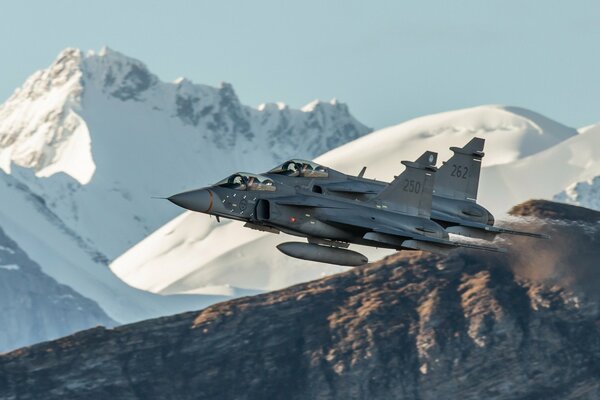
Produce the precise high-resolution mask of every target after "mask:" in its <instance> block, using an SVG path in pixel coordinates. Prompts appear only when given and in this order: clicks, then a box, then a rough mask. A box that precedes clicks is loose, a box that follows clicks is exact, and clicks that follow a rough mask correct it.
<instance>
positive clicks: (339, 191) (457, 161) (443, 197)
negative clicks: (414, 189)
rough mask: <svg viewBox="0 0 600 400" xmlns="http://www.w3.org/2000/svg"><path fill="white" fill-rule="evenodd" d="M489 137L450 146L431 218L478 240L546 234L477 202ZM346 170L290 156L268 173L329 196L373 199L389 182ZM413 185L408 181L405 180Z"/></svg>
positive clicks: (437, 177)
mask: <svg viewBox="0 0 600 400" xmlns="http://www.w3.org/2000/svg"><path fill="white" fill-rule="evenodd" d="M484 143H485V139H481V138H473V139H472V140H471V141H470V142H469V143H467V144H466V145H465V146H464V147H462V148H458V147H451V148H450V150H452V151H453V152H454V155H453V156H452V157H451V158H450V159H449V160H448V161H446V162H444V163H443V164H442V166H441V167H440V168H439V169H438V171H437V172H436V174H435V183H434V186H433V197H432V205H431V208H432V209H431V219H432V220H433V221H435V222H437V223H438V224H440V225H442V226H443V227H444V228H446V231H447V232H449V233H454V234H458V235H462V236H467V237H471V238H476V239H484V240H493V239H494V238H495V236H496V235H498V234H513V235H522V236H531V237H536V238H546V237H547V236H546V235H542V234H538V233H532V232H523V231H516V230H513V229H507V228H502V227H497V226H494V222H495V218H494V216H493V215H492V213H491V212H489V211H488V210H487V209H486V208H484V207H483V206H481V205H479V204H477V192H478V190H479V176H480V172H481V161H482V158H483V156H484V153H483V147H484ZM365 170H366V167H365V168H363V169H362V171H361V172H360V174H359V175H358V176H352V175H346V174H344V173H342V172H339V171H336V170H334V169H332V168H329V167H326V166H322V165H319V164H316V163H314V162H312V161H305V160H289V161H286V162H285V163H283V164H281V165H280V166H278V167H276V168H274V169H272V170H270V171H269V172H266V173H265V174H264V175H265V176H267V177H269V178H271V179H272V180H273V181H275V182H277V183H280V184H285V185H289V186H305V185H310V186H311V188H312V190H313V191H315V192H317V193H322V194H324V195H327V196H335V197H342V198H347V199H353V200H360V201H369V200H370V199H372V198H374V197H375V196H377V195H378V194H379V193H380V192H381V191H382V190H384V189H385V188H386V187H387V186H388V183H387V182H381V181H377V180H373V179H367V178H364V176H363V175H364V173H365ZM406 184H409V183H406Z"/></svg>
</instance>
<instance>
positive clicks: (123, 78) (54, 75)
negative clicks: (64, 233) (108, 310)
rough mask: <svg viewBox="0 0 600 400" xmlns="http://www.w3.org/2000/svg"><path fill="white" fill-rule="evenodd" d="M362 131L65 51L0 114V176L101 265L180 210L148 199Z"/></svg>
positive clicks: (337, 114) (110, 57)
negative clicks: (16, 183) (17, 177)
mask: <svg viewBox="0 0 600 400" xmlns="http://www.w3.org/2000/svg"><path fill="white" fill-rule="evenodd" d="M368 132H370V129H369V128H367V127H366V126H364V125H363V124H361V123H360V122H359V121H357V120H356V119H354V117H352V115H350V113H349V112H348V108H347V107H346V106H345V105H343V104H341V103H337V102H336V103H335V104H331V103H320V102H317V103H315V104H314V106H313V107H312V110H304V111H303V110H298V109H291V108H289V107H287V106H285V105H283V104H281V105H276V106H275V107H266V106H265V107H261V108H259V109H257V108H253V107H249V106H246V105H244V104H242V103H241V102H240V99H239V97H238V95H237V93H236V92H235V90H234V88H233V86H232V85H231V84H230V83H226V82H223V83H221V85H220V86H218V87H213V86H208V85H202V84H196V83H193V82H191V81H190V80H188V79H178V80H176V81H175V82H163V81H161V80H160V79H159V78H158V77H157V76H156V75H154V74H153V73H152V72H151V71H150V70H149V69H148V68H147V67H146V65H145V64H144V63H143V62H141V61H139V60H136V59H134V58H131V57H128V56H126V55H124V54H122V53H119V52H118V51H115V50H112V49H110V48H107V47H106V48H103V49H101V50H100V51H98V52H95V51H89V52H86V53H82V52H81V51H80V50H77V49H66V50H64V51H63V52H61V54H60V55H59V57H58V58H57V59H56V61H55V62H54V63H52V64H51V65H50V66H49V67H48V68H46V69H45V70H43V71H40V72H37V73H35V74H33V75H32V77H31V78H29V79H28V80H27V82H26V83H25V84H24V85H23V88H22V89H21V90H19V91H17V92H16V93H15V95H13V96H12V97H11V98H10V99H9V100H8V101H7V102H5V103H4V104H2V105H0V168H1V169H3V170H4V171H5V172H8V173H10V171H11V166H12V165H18V166H20V167H25V168H27V169H31V170H32V171H33V172H35V175H31V176H30V177H26V178H24V179H25V180H26V181H27V184H28V185H29V186H30V187H32V188H34V189H35V191H36V194H38V195H40V196H41V197H43V198H44V199H45V200H46V201H47V203H48V205H49V206H50V207H51V208H52V211H53V212H54V213H56V215H57V216H59V218H60V219H61V220H63V221H64V222H65V225H67V226H68V227H69V228H71V229H72V230H73V231H76V232H78V233H80V234H81V237H82V238H84V239H85V240H86V241H87V242H88V243H92V244H93V247H94V248H95V249H97V250H98V251H99V252H100V253H102V254H106V255H107V257H108V258H109V259H110V258H113V257H115V256H117V255H118V254H120V253H121V252H122V251H124V250H125V249H127V248H128V247H129V246H131V245H133V244H134V243H136V242H137V241H139V240H141V239H142V238H143V237H144V236H145V235H147V234H148V233H149V232H151V231H153V230H154V229H156V228H157V227H158V226H160V225H162V224H163V223H165V222H166V221H167V220H168V219H170V218H172V217H174V216H175V215H176V214H177V213H178V212H179V210H177V209H176V208H174V207H170V206H169V205H167V204H162V203H160V204H158V203H157V202H151V201H148V199H149V198H150V197H151V196H153V195H157V194H159V195H162V194H168V193H175V192H178V191H182V190H184V189H186V188H189V187H193V186H200V185H206V184H209V183H212V182H215V181H217V180H218V179H221V178H222V175H226V174H229V173H232V172H235V171H236V170H256V171H262V170H266V169H268V168H272V167H273V166H274V165H277V164H279V163H281V162H282V161H284V160H285V159H287V158H291V157H301V158H314V157H316V156H317V155H319V154H321V153H324V152H326V151H328V150H330V149H333V148H335V147H337V146H339V145H341V144H344V143H346V142H349V141H351V140H354V139H356V138H358V137H360V136H362V135H364V134H366V133H368ZM17 170H18V169H15V171H17ZM60 173H64V174H65V175H67V176H62V174H60ZM56 174H58V175H56ZM53 175H56V176H53ZM59 175H61V176H60V177H59ZM36 177H38V178H39V177H47V178H49V179H41V180H38V181H36V179H37V178H36ZM71 178H74V179H75V180H76V181H77V182H70V181H72V179H71ZM67 181H69V182H67ZM63 188H65V190H61V189H63ZM100 199H101V200H100ZM99 209H110V210H111V211H110V213H101V212H98V210H99ZM107 214H108V215H107Z"/></svg>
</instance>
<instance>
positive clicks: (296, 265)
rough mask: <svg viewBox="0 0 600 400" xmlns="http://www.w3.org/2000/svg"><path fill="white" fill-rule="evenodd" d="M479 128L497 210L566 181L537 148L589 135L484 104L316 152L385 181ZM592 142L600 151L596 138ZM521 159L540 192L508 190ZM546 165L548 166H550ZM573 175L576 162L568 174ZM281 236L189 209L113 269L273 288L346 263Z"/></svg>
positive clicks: (174, 285) (170, 284)
mask: <svg viewBox="0 0 600 400" xmlns="http://www.w3.org/2000/svg"><path fill="white" fill-rule="evenodd" d="M475 136H478V137H483V138H485V139H486V156H485V157H484V160H483V165H484V168H483V172H482V189H481V190H480V199H481V204H483V205H485V206H491V207H490V208H491V209H492V210H493V211H494V212H496V213H497V214H499V215H500V216H501V215H502V214H503V213H504V212H505V211H506V210H508V208H509V207H511V206H512V205H514V204H516V203H518V202H520V201H523V200H527V199H529V198H530V197H548V196H550V197H551V196H552V195H553V194H554V193H556V192H557V191H558V190H560V188H562V187H565V184H563V183H561V182H553V181H552V180H549V179H548V177H549V176H551V175H550V174H551V173H552V168H553V166H552V165H551V164H550V165H549V164H548V163H544V164H542V163H541V161H537V157H544V154H545V153H546V152H553V151H557V150H554V149H559V148H563V146H567V147H565V148H568V146H569V143H574V142H577V141H578V140H582V142H589V141H588V140H587V139H585V138H584V135H583V134H582V135H578V132H577V130H575V129H573V128H569V127H567V126H564V125H562V124H559V123H557V122H555V121H552V120H550V119H548V118H546V117H543V116H542V115H540V114H537V113H534V112H532V111H529V110H525V109H521V108H516V107H503V106H481V107H475V108H470V109H464V110H458V111H451V112H446V113H441V114H436V115H431V116H426V117H421V118H417V119H414V120H411V121H408V122H405V123H402V124H400V125H397V126H393V127H390V128H386V129H382V130H379V131H376V132H374V133H371V134H369V135H367V136H364V137H361V138H360V139H357V140H355V141H353V142H350V143H348V144H346V145H344V146H341V147H339V148H336V149H334V150H332V151H330V152H328V153H326V154H324V155H322V156H320V157H318V158H317V159H316V161H317V162H320V163H322V164H324V165H328V166H331V167H333V168H336V169H338V170H341V171H343V172H346V173H357V172H358V171H359V170H360V168H361V167H362V166H367V167H368V169H367V176H368V177H372V178H377V179H381V180H388V181H390V180H391V179H392V178H393V176H394V175H397V174H398V173H399V172H401V171H402V170H403V168H404V167H402V165H401V164H400V161H401V160H412V159H415V158H416V157H417V156H418V155H419V154H421V153H422V152H423V151H425V150H434V151H438V152H439V153H440V160H444V159H447V158H448V157H449V156H450V155H451V151H450V150H449V147H450V146H461V145H462V144H464V143H466V142H467V141H469V140H470V139H471V138H472V137H475ZM597 136H598V137H599V139H600V135H597ZM589 144H591V143H589ZM581 145H582V146H583V143H582V144H581ZM596 149H597V150H598V151H600V146H598V147H596ZM556 157H558V156H556ZM584 157H585V158H586V160H588V161H590V160H594V159H595V160H600V157H598V156H594V155H592V154H589V153H586V154H585V155H584ZM520 163H526V164H529V163H531V164H535V165H536V168H537V169H538V170H539V175H537V177H536V179H540V180H541V182H544V183H545V186H544V190H545V191H544V193H545V195H541V194H539V192H536V191H535V190H531V191H527V190H524V191H522V192H519V193H517V192H511V191H510V187H508V188H507V185H508V184H509V183H510V182H511V181H514V182H515V183H517V182H518V183H519V185H522V186H523V187H527V186H528V182H529V180H530V177H529V175H528V174H527V173H524V172H523V171H519V170H518V169H513V168H515V167H514V165H520ZM538 163H540V164H539V165H537V164H538ZM544 168H549V169H548V172H547V173H548V175H546V174H545V172H544ZM490 170H492V171H494V172H493V173H494V174H497V172H496V171H500V172H502V171H510V175H508V173H507V175H502V174H500V175H496V176H495V177H493V178H490V175H491V174H490V173H489V172H488V171H490ZM575 175H576V173H575V170H574V173H573V174H572V177H574V176H575ZM496 184H497V186H495V185H496ZM561 185H562V186H561ZM553 187H554V189H553ZM531 188H532V189H535V188H536V185H533V184H532V185H531ZM496 200H497V201H496ZM232 238H234V239H232ZM286 240H294V239H293V238H291V237H289V236H287V235H284V234H280V235H272V234H265V233H261V232H256V231H251V230H249V229H246V228H243V226H242V224H241V223H238V222H222V223H221V224H217V223H216V222H215V221H212V220H210V219H209V218H208V217H207V216H205V215H201V214H197V213H190V212H188V213H184V214H183V215H181V216H180V217H178V218H177V219H175V220H173V221H171V222H170V223H169V224H168V225H166V226H164V227H162V228H161V229H159V230H158V231H156V232H155V233H153V234H152V235H150V236H149V237H148V238H147V239H145V240H144V241H142V242H141V243H139V244H137V245H136V246H134V247H133V248H132V249H131V250H129V251H128V252H126V253H125V254H123V255H122V256H121V257H119V258H118V259H116V260H115V261H114V262H113V263H112V264H111V268H112V270H113V271H114V272H115V273H116V274H117V275H119V276H120V277H121V278H122V279H124V280H125V281H126V282H128V283H130V284H131V285H133V286H135V287H140V288H144V289H146V290H151V291H155V292H158V293H181V292H185V293H220V292H219V290H217V289H218V288H215V286H216V285H221V287H226V285H233V286H236V287H244V288H247V289H261V290H271V289H276V288H281V287H284V286H287V285H289V284H292V283H296V282H300V281H303V280H308V279H314V278H317V277H319V276H321V275H323V274H328V273H332V272H338V271H341V270H343V269H344V268H342V267H337V266H328V265H324V264H318V263H311V262H308V261H301V260H296V259H292V258H289V257H287V256H284V255H283V254H281V253H279V252H278V251H277V250H276V249H275V245H276V244H278V243H280V242H283V241H286ZM296 240H297V239H296ZM360 251H363V252H365V254H367V255H368V256H369V258H371V259H377V258H380V257H381V256H382V255H384V254H387V253H389V252H388V251H383V250H380V251H378V250H373V249H365V248H360ZM199 255H202V257H199ZM243 260H251V262H246V263H244V262H243ZM167 265H168V266H169V270H168V273H166V272H165V271H166V266H167Z"/></svg>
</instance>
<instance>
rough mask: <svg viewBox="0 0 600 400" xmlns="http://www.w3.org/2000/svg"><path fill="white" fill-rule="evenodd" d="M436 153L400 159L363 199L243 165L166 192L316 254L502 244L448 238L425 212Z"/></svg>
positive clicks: (284, 247)
mask: <svg viewBox="0 0 600 400" xmlns="http://www.w3.org/2000/svg"><path fill="white" fill-rule="evenodd" d="M436 160H437V154H436V153H432V152H426V153H424V154H423V155H422V156H421V157H419V159H417V161H415V162H409V161H403V162H402V163H403V164H404V165H405V166H406V169H405V170H404V171H403V172H402V174H400V175H399V176H397V177H396V179H394V181H393V182H392V183H391V184H389V185H387V186H386V187H385V188H383V190H380V191H379V193H378V194H377V195H376V196H374V197H373V198H371V199H368V200H366V201H356V200H354V199H350V198H344V197H340V196H328V195H326V194H322V193H318V191H315V190H314V185H307V187H302V186H291V185H286V184H278V183H277V182H276V181H275V180H274V179H272V178H270V177H267V176H264V175H255V174H249V173H236V174H233V175H231V176H229V177H228V178H226V179H224V180H222V181H220V182H218V183H216V184H215V185H213V186H210V187H207V188H202V189H198V190H193V191H189V192H184V193H179V194H176V195H174V196H171V197H169V200H170V201H171V202H173V203H175V204H177V205H179V206H181V207H183V208H186V209H188V210H192V211H198V212H202V213H206V214H210V215H215V216H217V217H224V218H230V219H234V220H240V221H244V222H246V225H245V226H247V227H249V228H253V229H258V230H262V231H267V232H272V233H279V232H280V231H281V232H285V233H288V234H291V235H295V236H300V237H304V238H307V239H308V243H302V242H287V243H282V244H280V245H279V246H278V249H279V250H280V251H282V252H283V253H285V254H287V255H289V256H292V257H296V258H301V259H306V260H312V261H318V262H327V263H332V264H339V265H348V266H356V265H361V264H364V263H366V262H367V258H366V257H365V256H363V255H362V254H360V253H357V252H354V251H351V250H347V247H348V246H349V244H350V243H354V244H361V245H366V246H373V247H382V248H390V249H397V250H402V249H417V250H425V251H433V252H439V253H446V252H448V251H449V250H451V249H454V248H457V247H468V248H474V249H480V250H489V251H502V250H500V249H498V248H495V247H489V246H480V245H475V244H470V243H461V242H455V241H452V240H450V239H449V236H448V233H447V232H446V230H445V229H444V228H443V227H442V226H441V225H439V224H438V223H436V222H434V221H432V220H431V219H430V216H431V204H432V194H433V183H434V174H435V172H436V167H435V164H436ZM319 172H320V171H318V170H317V171H316V173H317V174H318V173H319ZM275 175H276V174H275ZM313 178H315V179H316V176H313Z"/></svg>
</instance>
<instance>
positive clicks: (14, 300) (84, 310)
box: [0, 229, 116, 352]
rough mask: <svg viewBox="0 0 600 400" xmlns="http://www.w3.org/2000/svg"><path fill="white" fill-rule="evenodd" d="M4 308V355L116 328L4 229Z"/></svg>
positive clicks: (0, 333) (0, 335) (0, 291)
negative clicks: (84, 331) (47, 271)
mask: <svg viewBox="0 0 600 400" xmlns="http://www.w3.org/2000/svg"><path fill="white" fill-rule="evenodd" d="M0 305H1V310H2V312H0V326H1V327H2V329H0V352H4V351H7V350H11V349H16V348H18V347H22V346H25V345H30V344H33V343H37V342H40V341H43V340H50V339H56V338H58V337H61V336H65V335H68V334H71V333H73V332H76V331H79V330H82V329H87V328H91V327H93V326H96V325H106V326H113V325H115V324H116V323H115V321H113V320H111V319H110V318H109V317H108V316H107V315H106V314H105V313H104V311H102V309H101V308H100V307H99V306H98V304H96V303H95V302H94V301H92V300H90V299H88V298H86V297H84V296H82V295H80V294H79V293H77V292H75V291H74V290H73V289H71V288H70V287H68V286H65V285H60V284H59V283H57V282H56V281H55V280H54V279H52V278H50V277H49V276H48V275H46V274H44V273H43V272H42V271H41V269H40V267H39V265H37V264H36V263H35V262H33V261H32V260H31V259H30V258H29V257H28V255H27V254H25V252H23V250H22V249H21V248H20V247H19V246H18V245H17V243H15V242H14V241H13V240H12V239H11V238H9V237H8V236H6V234H5V233H4V231H3V230H2V229H0Z"/></svg>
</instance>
